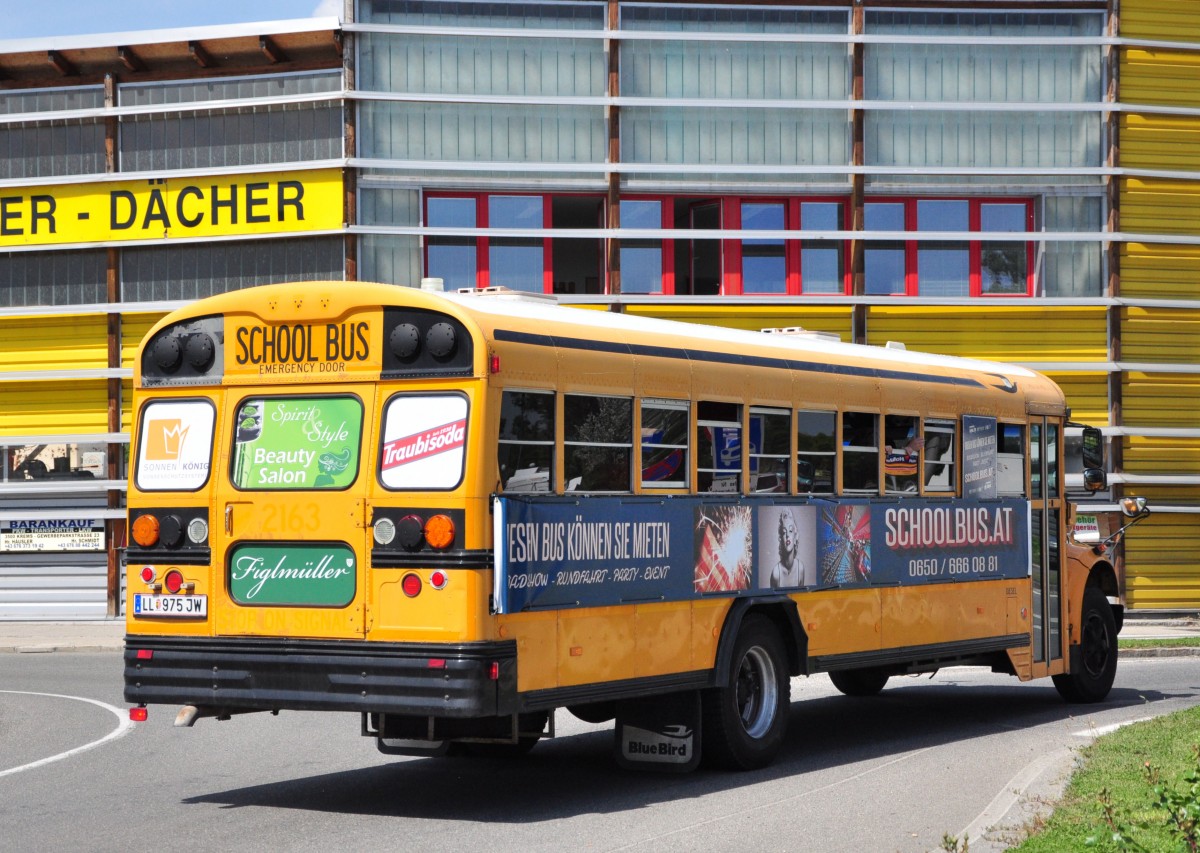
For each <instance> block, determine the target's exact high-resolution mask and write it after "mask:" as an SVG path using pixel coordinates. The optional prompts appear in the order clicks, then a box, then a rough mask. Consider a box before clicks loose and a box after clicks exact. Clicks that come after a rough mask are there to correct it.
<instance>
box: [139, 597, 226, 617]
mask: <svg viewBox="0 0 1200 853" xmlns="http://www.w3.org/2000/svg"><path fill="white" fill-rule="evenodd" d="M133 615H134V616H205V617H207V616H208V596H207V595H142V594H135V595H134V596H133Z"/></svg>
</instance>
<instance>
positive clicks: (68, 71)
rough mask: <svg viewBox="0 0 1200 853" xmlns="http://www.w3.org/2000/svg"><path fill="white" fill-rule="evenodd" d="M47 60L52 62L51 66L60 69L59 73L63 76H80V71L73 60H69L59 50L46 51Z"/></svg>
mask: <svg viewBox="0 0 1200 853" xmlns="http://www.w3.org/2000/svg"><path fill="white" fill-rule="evenodd" d="M46 59H48V60H49V61H50V64H51V65H53V66H54V67H55V68H57V69H58V73H59V74H61V75H62V76H64V77H77V76H79V69H78V68H76V67H75V63H73V62H71V60H69V59H67V58H66V57H65V56H63V55H62V54H61V53H59V52H58V51H57V50H49V51H46Z"/></svg>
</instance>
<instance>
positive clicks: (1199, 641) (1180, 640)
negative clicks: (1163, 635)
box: [1117, 637, 1200, 649]
mask: <svg viewBox="0 0 1200 853" xmlns="http://www.w3.org/2000/svg"><path fill="white" fill-rule="evenodd" d="M1180 646H1200V637H1171V638H1170V639H1169V640H1120V639H1118V640H1117V648H1118V649H1156V648H1178V647H1180Z"/></svg>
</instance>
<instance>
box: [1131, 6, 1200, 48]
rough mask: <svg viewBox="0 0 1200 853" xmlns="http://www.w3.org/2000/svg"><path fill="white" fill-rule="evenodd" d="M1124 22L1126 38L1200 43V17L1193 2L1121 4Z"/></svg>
mask: <svg viewBox="0 0 1200 853" xmlns="http://www.w3.org/2000/svg"><path fill="white" fill-rule="evenodd" d="M1189 7H1191V8H1189ZM1182 10H1187V11H1183V13H1182V14H1181V11H1182ZM1189 12H1190V13H1189ZM1120 20H1121V29H1120V34H1121V35H1122V36H1125V37H1126V38H1144V39H1158V40H1162V41H1195V42H1200V15H1196V14H1195V11H1194V4H1193V3H1192V2H1190V0H1184V2H1181V0H1121V19H1120Z"/></svg>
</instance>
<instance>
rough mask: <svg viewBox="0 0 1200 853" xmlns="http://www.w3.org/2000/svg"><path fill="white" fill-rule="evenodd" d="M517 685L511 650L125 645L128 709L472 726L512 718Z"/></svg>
mask: <svg viewBox="0 0 1200 853" xmlns="http://www.w3.org/2000/svg"><path fill="white" fill-rule="evenodd" d="M493 664H496V665H497V666H496V667H495V669H496V670H497V673H496V674H497V675H498V677H496V678H493V677H492V675H493V672H492V670H493V666H492V665H493ZM516 686H517V647H516V643H515V642H513V641H503V642H486V643H460V644H437V645H429V644H420V643H369V642H363V641H354V640H347V641H338V640H280V639H274V638H212V637H186V638H184V637H156V636H146V637H143V636H140V635H139V636H134V635H129V636H126V638H125V701H126V702H131V703H135V704H140V705H149V704H172V705H196V706H197V707H201V708H208V709H213V710H216V711H218V712H222V711H230V712H236V711H250V710H259V711H273V710H299V711H356V712H363V711H366V712H372V711H377V712H384V713H389V714H409V715H420V716H429V717H458V718H472V717H491V716H498V715H506V714H512V713H515V712H516V709H517V692H516Z"/></svg>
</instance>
